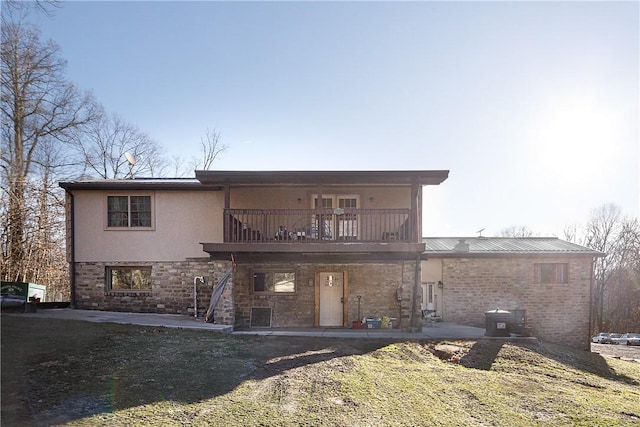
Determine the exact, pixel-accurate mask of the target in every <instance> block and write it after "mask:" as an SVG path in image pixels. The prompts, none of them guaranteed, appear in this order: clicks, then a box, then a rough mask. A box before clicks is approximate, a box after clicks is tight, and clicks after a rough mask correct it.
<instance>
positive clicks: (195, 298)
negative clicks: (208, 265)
mask: <svg viewBox="0 0 640 427" xmlns="http://www.w3.org/2000/svg"><path fill="white" fill-rule="evenodd" d="M198 281H201V282H202V283H204V276H196V277H194V278H193V317H195V318H196V319H197V318H198Z"/></svg>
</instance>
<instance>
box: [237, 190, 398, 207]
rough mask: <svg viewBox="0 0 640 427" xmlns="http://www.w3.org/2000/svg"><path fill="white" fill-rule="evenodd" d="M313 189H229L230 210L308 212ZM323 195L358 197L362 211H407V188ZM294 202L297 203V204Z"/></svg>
mask: <svg viewBox="0 0 640 427" xmlns="http://www.w3.org/2000/svg"><path fill="white" fill-rule="evenodd" d="M315 193H317V188H309V187H293V188H291V187H260V188H233V189H232V191H231V207H233V208H236V209H256V208H260V209H310V208H312V206H313V202H312V196H313V194H315ZM323 194H325V195H329V194H331V195H341V194H346V195H358V196H359V198H360V206H359V207H360V208H362V209H369V208H375V209H390V208H410V207H411V199H410V195H411V188H410V187H373V188H367V187H340V188H325V189H324V190H323ZM298 199H299V200H300V201H298Z"/></svg>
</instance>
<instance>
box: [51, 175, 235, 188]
mask: <svg viewBox="0 0 640 427" xmlns="http://www.w3.org/2000/svg"><path fill="white" fill-rule="evenodd" d="M59 185H60V187H62V188H64V189H65V190H220V189H222V187H221V186H217V187H216V186H211V185H208V186H205V185H203V184H202V183H201V182H200V181H198V180H197V179H195V178H133V179H88V180H80V181H70V182H60V184H59Z"/></svg>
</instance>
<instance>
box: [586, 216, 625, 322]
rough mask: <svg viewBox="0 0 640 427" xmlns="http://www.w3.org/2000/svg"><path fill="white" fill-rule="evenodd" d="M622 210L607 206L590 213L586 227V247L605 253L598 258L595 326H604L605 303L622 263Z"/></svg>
mask: <svg viewBox="0 0 640 427" xmlns="http://www.w3.org/2000/svg"><path fill="white" fill-rule="evenodd" d="M620 225H621V212H620V208H619V207H618V206H617V205H615V204H613V203H610V204H605V205H602V206H600V207H598V208H596V209H593V210H592V211H591V216H590V218H589V221H588V222H587V225H586V228H585V246H587V247H589V248H591V249H594V250H596V251H599V252H602V253H604V254H606V255H605V256H603V257H599V258H596V261H595V265H594V284H593V300H592V302H593V314H594V316H593V322H594V325H593V327H594V328H596V329H597V330H599V331H602V330H603V327H604V300H605V298H604V297H605V293H606V291H607V288H608V286H609V283H610V280H611V277H612V274H613V272H614V270H615V267H616V266H617V265H618V262H619V255H620V253H619V251H618V248H619V234H620Z"/></svg>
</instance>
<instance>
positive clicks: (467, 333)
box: [2, 308, 485, 339]
mask: <svg viewBox="0 0 640 427" xmlns="http://www.w3.org/2000/svg"><path fill="white" fill-rule="evenodd" d="M2 314H7V315H15V316H22V317H35V318H53V319H67V320H82V321H87V322H110V323H122V324H130V325H143V326H161V327H167V328H183V329H200V330H210V331H213V332H218V333H223V334H234V335H273V336H306V337H332V338H402V339H478V338H484V337H485V335H484V334H485V329H484V328H476V327H473V326H464V325H457V324H455V323H449V322H437V323H433V324H425V325H423V328H422V332H413V333H410V332H402V331H400V330H398V329H338V328H254V329H249V330H235V331H234V329H233V327H232V326H228V325H217V324H213V323H206V322H205V321H204V318H202V317H199V318H194V317H191V316H184V315H180V314H155V313H123V312H113V311H98V310H75V309H71V308H59V309H58V308H57V309H45V310H42V309H40V310H38V311H37V312H36V313H16V312H13V313H9V312H3V313H2Z"/></svg>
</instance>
